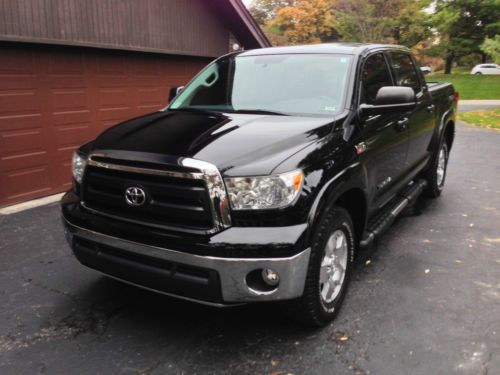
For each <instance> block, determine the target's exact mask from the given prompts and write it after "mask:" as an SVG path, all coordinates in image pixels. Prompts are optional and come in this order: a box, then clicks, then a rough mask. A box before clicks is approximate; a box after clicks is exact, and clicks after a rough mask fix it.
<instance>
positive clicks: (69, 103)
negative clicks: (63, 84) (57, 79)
mask: <svg viewBox="0 0 500 375" xmlns="http://www.w3.org/2000/svg"><path fill="white" fill-rule="evenodd" d="M50 94H51V101H52V108H53V111H54V112H55V113H59V112H62V113H71V111H72V110H77V111H82V110H87V109H88V107H89V101H88V92H87V89H86V88H82V87H79V88H76V87H75V88H64V89H59V88H58V89H51V90H50Z"/></svg>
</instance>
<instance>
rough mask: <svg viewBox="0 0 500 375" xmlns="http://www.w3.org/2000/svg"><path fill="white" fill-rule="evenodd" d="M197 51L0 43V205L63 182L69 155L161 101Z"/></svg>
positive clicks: (187, 72) (189, 72)
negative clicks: (161, 52)
mask: <svg viewBox="0 0 500 375" xmlns="http://www.w3.org/2000/svg"><path fill="white" fill-rule="evenodd" d="M207 62H208V60H207V59H204V58H191V57H177V56H167V55H152V54H141V53H131V52H118V51H116V52H115V51H105V50H92V49H83V48H82V49H79V48H69V47H47V46H45V47H44V46H32V45H20V44H8V43H5V44H0V207H1V206H6V205H9V204H13V203H17V202H21V201H25V200H28V199H32V198H36V197H40V196H44V195H49V194H52V193H56V192H60V191H64V190H67V189H69V188H70V186H71V172H70V165H71V156H72V153H73V151H74V150H75V149H76V148H77V147H78V146H79V145H81V144H83V143H85V142H86V141H88V140H91V139H92V138H94V137H95V136H96V135H97V134H99V133H100V132H102V131H103V130H105V129H106V128H108V127H110V126H112V125H114V124H116V123H117V122H119V121H122V120H125V119H128V118H131V117H134V116H138V115H141V114H144V113H148V112H152V111H154V110H157V109H159V108H161V107H163V106H164V105H165V104H166V102H167V96H168V94H167V92H168V88H169V87H171V86H173V85H177V84H183V83H186V82H187V81H188V80H189V79H190V78H191V77H192V76H193V75H194V74H195V73H196V72H198V71H199V70H200V69H201V68H202V67H203V66H204V65H205V64H206V63H207Z"/></svg>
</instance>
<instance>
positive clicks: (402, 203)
mask: <svg viewBox="0 0 500 375" xmlns="http://www.w3.org/2000/svg"><path fill="white" fill-rule="evenodd" d="M426 186H427V181H426V180H418V181H412V182H410V184H408V186H406V187H405V188H404V189H403V190H402V191H401V192H399V193H398V194H397V195H396V196H395V197H394V198H393V199H392V200H391V201H389V203H387V204H386V205H385V206H384V208H382V210H381V211H380V213H378V214H377V215H375V217H373V219H372V220H370V222H369V223H368V227H367V229H366V231H365V235H364V236H363V239H362V240H361V242H360V246H361V247H367V246H369V245H370V244H371V243H373V241H374V240H375V238H378V237H380V235H381V234H382V233H384V232H385V231H386V230H387V229H388V228H389V227H390V226H391V225H392V223H393V222H394V220H396V217H398V216H399V214H400V213H401V212H403V210H404V209H405V208H406V207H407V206H408V205H409V204H410V203H412V202H414V201H415V200H416V199H417V198H418V196H419V195H420V194H422V192H423V191H424V189H425V187H426Z"/></svg>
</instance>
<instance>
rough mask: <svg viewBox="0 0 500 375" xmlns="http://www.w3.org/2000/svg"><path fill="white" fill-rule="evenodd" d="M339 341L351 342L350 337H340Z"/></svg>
mask: <svg viewBox="0 0 500 375" xmlns="http://www.w3.org/2000/svg"><path fill="white" fill-rule="evenodd" d="M339 340H340V341H347V340H349V336H340V337H339Z"/></svg>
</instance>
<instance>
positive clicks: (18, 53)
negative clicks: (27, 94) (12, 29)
mask: <svg viewBox="0 0 500 375" xmlns="http://www.w3.org/2000/svg"><path fill="white" fill-rule="evenodd" d="M3 50H4V52H3V53H2V63H1V64H0V76H3V75H7V76H10V77H11V76H33V75H34V74H35V53H34V51H32V50H31V49H27V48H22V47H21V48H19V47H17V48H16V47H13V48H9V50H8V51H7V47H5V48H3Z"/></svg>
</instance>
